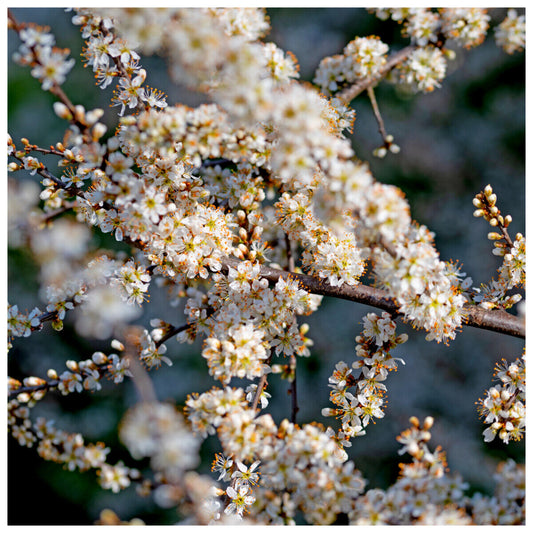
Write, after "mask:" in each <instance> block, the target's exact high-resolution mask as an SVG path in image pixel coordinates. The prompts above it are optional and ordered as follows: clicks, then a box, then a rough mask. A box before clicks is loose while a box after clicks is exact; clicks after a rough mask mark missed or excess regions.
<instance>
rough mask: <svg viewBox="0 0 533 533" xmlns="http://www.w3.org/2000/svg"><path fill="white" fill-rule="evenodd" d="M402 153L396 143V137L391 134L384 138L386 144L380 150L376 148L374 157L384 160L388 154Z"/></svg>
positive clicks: (373, 153)
mask: <svg viewBox="0 0 533 533" xmlns="http://www.w3.org/2000/svg"><path fill="white" fill-rule="evenodd" d="M399 151H400V147H399V146H398V145H397V144H396V143H395V142H394V137H393V136H392V135H391V134H390V133H389V134H388V135H386V136H385V138H384V143H383V145H382V146H380V147H379V148H376V149H375V150H374V151H373V152H372V155H373V156H374V157H379V158H380V159H383V158H384V157H385V156H386V155H387V153H388V152H390V153H391V154H397V153H399Z"/></svg>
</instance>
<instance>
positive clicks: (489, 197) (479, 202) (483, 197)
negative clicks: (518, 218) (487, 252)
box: [472, 185, 513, 255]
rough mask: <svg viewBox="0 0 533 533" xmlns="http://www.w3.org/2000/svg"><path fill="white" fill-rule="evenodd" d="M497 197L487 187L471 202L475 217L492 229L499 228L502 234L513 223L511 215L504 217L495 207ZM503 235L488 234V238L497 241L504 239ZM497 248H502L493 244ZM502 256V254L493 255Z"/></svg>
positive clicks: (490, 188)
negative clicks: (485, 222)
mask: <svg viewBox="0 0 533 533" xmlns="http://www.w3.org/2000/svg"><path fill="white" fill-rule="evenodd" d="M497 199H498V197H497V196H496V194H495V193H494V192H493V190H492V187H491V186H490V185H487V186H486V187H485V189H483V191H482V192H480V193H478V194H476V196H475V198H474V199H473V200H472V203H473V204H474V207H475V208H476V210H475V211H474V216H475V217H478V218H479V217H483V218H484V219H485V220H486V221H487V222H488V223H489V224H490V225H491V226H492V227H493V228H496V227H499V228H500V229H501V230H502V232H503V229H506V228H507V227H508V226H509V224H510V223H511V222H512V221H513V219H512V217H511V215H506V216H505V217H504V216H503V215H502V214H501V212H500V210H499V209H498V206H497V205H496V200H497ZM504 235H505V234H504V233H502V234H500V233H496V232H493V233H489V235H488V237H489V239H490V240H499V239H502V238H504ZM495 246H496V247H497V248H500V247H503V246H498V245H497V244H495ZM495 255H503V254H495Z"/></svg>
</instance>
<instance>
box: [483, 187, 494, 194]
mask: <svg viewBox="0 0 533 533" xmlns="http://www.w3.org/2000/svg"><path fill="white" fill-rule="evenodd" d="M483 192H484V193H485V196H490V195H491V194H492V187H491V186H490V185H487V186H486V187H485V189H484V191H483Z"/></svg>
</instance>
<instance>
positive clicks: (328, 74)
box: [313, 35, 389, 94]
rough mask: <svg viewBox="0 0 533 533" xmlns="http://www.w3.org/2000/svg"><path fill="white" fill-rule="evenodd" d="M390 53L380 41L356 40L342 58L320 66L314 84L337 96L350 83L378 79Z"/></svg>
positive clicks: (337, 57)
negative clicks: (371, 78) (374, 77)
mask: <svg viewBox="0 0 533 533" xmlns="http://www.w3.org/2000/svg"><path fill="white" fill-rule="evenodd" d="M388 51H389V47H388V46H387V45H386V44H385V43H384V42H382V41H381V39H379V37H376V36H373V35H372V36H370V37H356V38H355V39H354V40H352V41H350V42H349V43H348V44H347V45H346V46H345V48H344V50H343V53H342V54H338V55H335V56H330V57H326V58H324V59H323V60H322V61H321V62H320V64H319V65H318V68H317V70H316V72H315V77H314V79H313V82H314V83H316V84H317V85H318V86H319V87H320V90H321V91H322V92H324V93H325V94H332V93H335V92H337V91H338V90H339V89H341V88H342V87H343V86H345V85H346V84H347V83H354V82H355V81H356V80H358V79H363V78H369V77H373V76H376V75H378V74H379V72H380V70H381V68H382V67H383V66H384V65H385V61H386V57H387V56H386V54H387V52H388Z"/></svg>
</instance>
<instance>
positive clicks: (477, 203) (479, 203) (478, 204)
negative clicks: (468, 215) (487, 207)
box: [472, 196, 483, 208]
mask: <svg viewBox="0 0 533 533" xmlns="http://www.w3.org/2000/svg"><path fill="white" fill-rule="evenodd" d="M472 203H473V204H474V207H477V208H480V207H483V202H482V201H481V200H480V199H479V198H478V197H477V196H476V197H475V198H474V199H473V200H472Z"/></svg>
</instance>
